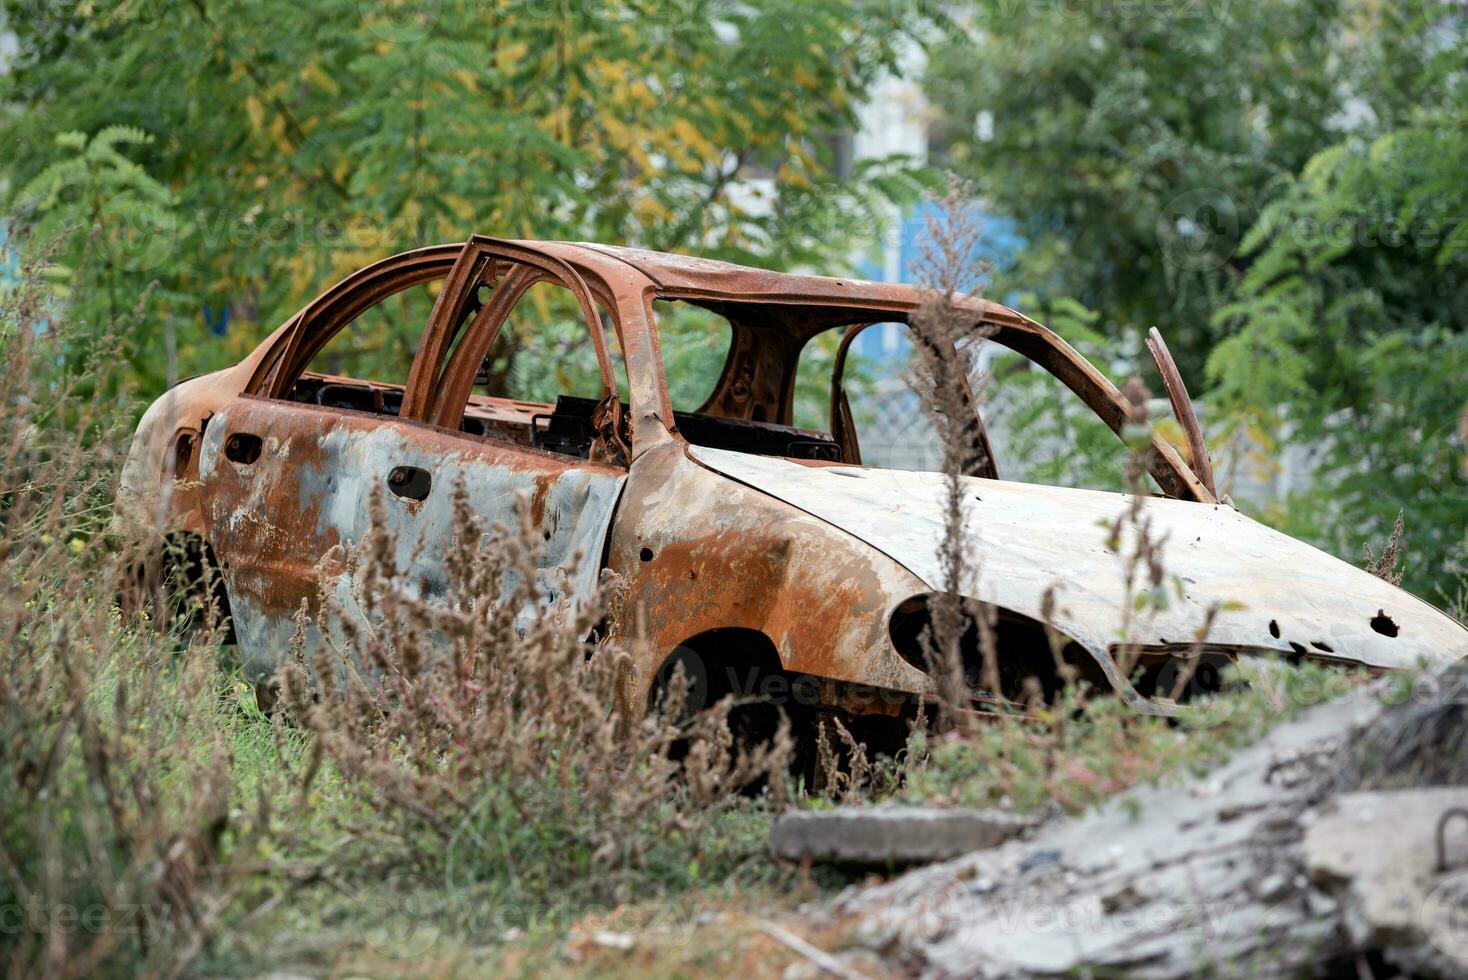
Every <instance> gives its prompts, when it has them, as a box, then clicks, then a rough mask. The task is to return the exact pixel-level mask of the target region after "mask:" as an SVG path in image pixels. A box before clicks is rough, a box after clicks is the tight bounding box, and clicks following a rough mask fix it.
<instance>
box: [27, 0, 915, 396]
mask: <svg viewBox="0 0 1468 980" xmlns="http://www.w3.org/2000/svg"><path fill="white" fill-rule="evenodd" d="M6 4H7V13H8V14H10V15H11V16H10V17H9V23H10V24H11V25H12V29H13V30H15V31H16V34H17V37H18V41H19V52H20V53H19V54H18V55H17V56H16V58H15V61H14V64H13V66H12V67H11V70H10V71H9V72H8V74H6V75H5V76H3V77H0V98H3V100H4V102H5V104H6V105H7V106H11V107H16V108H13V109H7V110H6V111H7V115H8V116H9V117H10V118H9V119H8V120H7V145H8V146H10V147H12V154H13V155H12V158H11V161H10V171H11V174H10V176H11V181H10V188H11V192H10V194H9V195H8V200H7V203H8V204H10V205H12V206H13V207H17V208H19V209H20V213H21V214H26V213H34V214H37V215H47V214H49V209H47V208H42V207H40V205H39V204H33V205H25V206H22V205H24V204H25V202H23V201H22V200H21V196H20V195H19V194H18V193H17V190H18V189H20V188H28V187H31V186H34V183H33V182H34V181H35V180H36V179H37V178H38V175H41V174H43V173H47V172H52V173H53V175H54V171H50V168H53V167H54V166H55V165H56V164H57V160H58V149H57V147H56V145H55V138H56V136H57V134H59V133H69V132H73V131H75V132H82V133H100V132H102V131H104V130H105V131H107V132H108V133H124V132H125V133H133V132H136V131H138V130H141V131H146V132H147V133H148V134H151V136H152V137H153V139H152V141H151V142H148V143H147V144H145V145H135V146H133V147H132V148H131V149H132V150H134V151H138V152H134V153H132V154H131V157H130V159H127V160H122V158H118V159H114V160H112V161H111V164H112V165H113V166H115V167H120V166H121V164H122V163H126V164H127V167H128V168H135V167H136V168H141V169H142V170H143V171H146V173H147V174H150V175H152V179H153V180H155V181H157V183H158V185H161V186H162V187H165V188H167V189H168V191H169V193H170V194H171V195H172V202H173V207H174V210H175V213H176V215H177V222H176V225H174V226H171V227H169V228H166V229H163V230H161V231H159V233H158V234H156V235H154V236H153V237H152V239H151V240H150V243H149V250H148V252H147V254H148V256H149V259H150V261H149V263H148V267H147V268H134V269H124V270H122V271H126V272H133V273H135V274H133V275H131V276H130V277H127V276H122V275H119V276H118V278H119V279H121V280H122V282H121V283H120V284H119V289H118V295H119V296H120V297H122V298H124V299H126V300H127V301H129V302H130V301H133V300H135V299H136V297H137V296H138V295H140V294H141V292H142V290H143V288H144V287H145V285H146V284H147V281H148V278H149V277H156V278H157V279H158V280H159V282H160V283H161V285H162V287H163V289H162V290H161V291H160V292H159V293H158V294H157V295H155V296H154V297H153V299H152V301H151V308H150V310H149V312H150V316H151V319H152V322H154V323H156V324H160V325H170V326H171V329H172V330H173V331H174V332H175V335H176V348H177V353H176V358H175V359H176V362H177V373H179V374H188V373H192V372H195V371H198V370H205V369H210V368H214V367H218V366H220V365H221V364H222V363H226V362H228V361H229V360H231V359H233V358H236V357H238V356H239V355H240V354H241V353H243V352H244V350H247V349H248V348H249V347H250V346H252V345H253V343H255V342H257V341H258V340H259V338H260V337H261V336H262V335H263V332H264V331H265V330H267V329H270V328H273V327H274V326H275V325H277V324H278V323H280V322H281V321H282V320H283V319H284V318H285V317H286V316H288V315H289V314H291V313H292V312H294V311H295V310H296V309H297V308H299V306H300V305H301V304H302V302H303V301H304V300H306V299H308V298H309V297H310V296H312V295H314V294H315V293H316V292H318V291H320V290H321V289H322V288H323V287H324V286H325V285H327V284H329V283H330V282H332V281H334V280H335V279H336V278H339V277H340V276H341V275H342V274H344V273H346V272H347V271H349V270H351V269H354V268H356V267H358V266H360V265H362V264H363V263H365V262H366V261H369V260H371V259H376V258H379V257H382V256H384V255H387V254H390V253H392V252H395V251H398V250H401V249H403V248H407V247H412V246H416V245H422V244H429V243H433V242H438V241H453V240H459V239H462V238H463V237H465V236H466V235H467V234H468V233H469V232H471V231H479V232H485V233H490V234H497V235H502V236H504V237H510V238H527V237H534V238H547V239H556V238H568V239H594V240H600V241H610V242H625V243H628V244H637V245H645V246H650V247H655V248H668V249H678V250H685V251H692V252H699V253H706V254H712V255H717V256H721V257H727V258H734V259H759V260H761V261H766V262H769V263H771V264H773V265H776V266H779V267H786V266H790V265H795V264H799V263H804V262H818V261H823V260H828V259H830V258H832V257H834V256H838V255H843V254H845V249H846V247H847V246H848V244H849V243H850V242H851V240H852V238H853V236H854V235H856V234H859V233H860V230H861V229H864V228H867V227H870V226H871V222H872V221H873V220H874V218H875V216H876V215H878V213H879V207H878V204H879V202H883V201H887V200H889V199H891V198H893V197H899V198H900V197H903V196H907V197H911V196H912V195H914V194H915V193H916V191H917V189H918V183H917V176H916V172H915V171H914V170H913V169H912V168H911V166H910V165H909V164H908V162H906V161H902V160H880V161H869V162H866V163H864V164H862V165H861V166H860V167H858V168H857V169H856V170H855V172H853V173H851V174H850V175H847V174H843V173H841V172H840V170H839V168H838V160H837V158H836V154H835V152H834V150H833V149H832V146H831V144H830V139H831V137H833V136H834V135H835V134H836V133H837V132H838V131H840V130H841V129H842V128H844V127H847V126H849V124H850V122H851V120H852V119H853V109H854V106H855V105H856V104H857V102H858V101H859V100H860V98H861V97H862V95H863V93H864V92H866V90H867V89H868V87H869V86H870V84H871V83H872V82H873V80H874V79H875V78H876V77H877V76H878V75H879V73H880V72H882V71H883V70H885V69H889V68H892V67H894V66H895V64H896V56H897V49H898V46H899V45H900V44H902V43H905V42H906V40H907V39H908V38H909V37H911V35H912V32H913V31H915V30H918V29H919V28H920V27H921V26H922V25H923V24H925V23H926V20H925V18H924V17H923V16H922V15H921V14H920V13H919V8H920V6H921V5H920V4H919V2H918V0H911V3H908V2H907V0H899V2H897V3H893V4H883V5H871V6H865V5H864V6H860V7H857V8H852V7H851V6H850V5H849V4H846V3H843V2H838V0H757V2H753V3H745V2H739V3H735V2H731V0H677V2H673V3H667V2H657V3H653V2H650V0H610V2H597V3H588V2H584V0H571V2H566V3H559V4H548V3H542V2H529V3H527V2H523V0H491V2H468V0H443V2H438V0H435V2H427V3H424V2H410V0H399V2H392V3H386V4H364V3H359V2H357V0H322V2H318V3H311V4H301V3H287V2H282V0H251V2H248V3H245V2H240V0H191V2H186V3H179V4H159V3H137V2H133V0H103V2H100V3H97V4H86V5H82V6H80V7H76V6H72V5H65V9H64V10H63V9H62V8H58V7H54V6H51V5H40V6H38V5H36V4H33V3H29V2H27V0H6ZM119 126H121V127H128V128H127V129H116V128H115V127H119ZM67 155H70V154H69V153H68V154H67ZM119 160H121V162H119ZM119 172H121V171H119ZM127 172H128V173H134V172H135V171H134V170H133V169H129V170H128V171H127ZM736 177H738V178H740V179H744V178H750V177H756V178H757V177H768V178H770V179H769V180H764V181H756V182H755V183H754V184H748V183H746V186H747V187H753V188H754V191H753V192H751V193H744V192H741V193H739V194H737V195H736V194H731V193H730V188H731V182H732V181H733V180H734V179H735V178H736ZM107 190H108V188H107V187H106V186H102V185H99V191H100V192H102V193H105V192H106V191H107ZM134 199H136V200H137V201H139V202H142V201H144V200H146V201H148V202H149V203H152V204H155V205H160V206H161V204H162V199H161V197H159V196H157V195H154V196H151V197H144V196H142V195H140V194H138V193H136V192H134V191H130V192H129V195H128V197H127V200H128V201H132V200H134ZM94 206H97V205H94ZM100 206H102V207H104V208H105V207H106V206H107V205H106V204H102V205H100ZM116 206H122V205H116ZM126 206H127V207H131V206H132V205H131V204H128V205H126ZM73 247H74V248H77V249H79V248H80V245H74V246H73ZM159 253H161V254H162V256H163V257H166V261H161V260H160V261H154V260H156V259H158V258H159ZM106 271H107V270H95V273H96V274H98V275H100V274H102V273H103V272H106ZM109 274H110V273H109ZM92 282H93V280H89V282H88V283H87V284H85V285H83V284H79V287H78V288H79V289H82V288H86V289H90V288H94V287H93V285H92ZM205 304H208V305H209V307H210V308H211V310H215V311H217V310H219V309H221V308H226V307H227V308H228V309H229V310H230V315H231V317H232V318H233V329H232V330H231V331H230V334H229V337H228V340H227V342H226V343H223V344H221V343H219V342H217V341H214V340H210V341H209V342H208V343H203V342H202V341H204V340H205V338H206V337H207V334H206V332H205V326H204V324H203V320H202V317H201V316H200V313H201V310H202V308H203V306H204V305H205ZM157 329H160V330H161V329H162V328H161V327H159V328H157ZM143 340H144V343H143V345H142V346H143V347H144V349H145V351H146V354H147V355H148V356H149V357H150V358H151V362H152V363H153V364H155V365H157V364H164V363H165V362H167V361H168V360H169V356H168V352H167V351H164V350H161V349H160V347H162V346H163V345H162V344H161V343H159V341H158V338H156V337H155V338H143ZM160 377H161V374H159V375H150V376H149V377H148V378H147V379H146V380H147V382H148V385H149V387H150V388H152V389H155V390H156V388H157V387H158V384H159V381H160Z"/></svg>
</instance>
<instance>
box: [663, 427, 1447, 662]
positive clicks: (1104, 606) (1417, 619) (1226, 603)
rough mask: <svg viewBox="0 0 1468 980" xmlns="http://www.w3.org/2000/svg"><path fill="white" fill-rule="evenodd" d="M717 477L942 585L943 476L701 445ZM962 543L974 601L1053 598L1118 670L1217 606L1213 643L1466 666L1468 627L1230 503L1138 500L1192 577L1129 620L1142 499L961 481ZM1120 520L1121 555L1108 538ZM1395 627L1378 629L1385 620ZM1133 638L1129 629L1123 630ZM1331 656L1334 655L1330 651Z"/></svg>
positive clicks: (1071, 627) (1168, 552)
mask: <svg viewBox="0 0 1468 980" xmlns="http://www.w3.org/2000/svg"><path fill="white" fill-rule="evenodd" d="M691 453H692V455H693V458H694V459H696V460H697V461H698V462H700V463H702V464H703V465H705V466H708V467H709V468H710V469H712V470H714V471H716V472H718V473H721V474H723V475H725V476H727V477H729V478H731V479H734V480H738V481H739V482H740V483H743V484H745V485H747V486H750V487H752V488H755V489H757V490H760V491H762V492H764V493H768V494H770V495H771V496H773V497H775V498H777V499H779V500H783V501H785V502H786V503H788V504H790V505H792V506H794V507H798V508H800V509H801V510H803V511H805V512H806V513H809V514H811V515H813V516H815V517H819V518H821V519H822V520H824V521H827V522H828V523H830V524H831V525H832V526H834V527H837V528H840V529H842V530H843V531H846V532H848V533H850V534H852V535H854V536H855V537H857V538H860V539H861V540H863V541H865V542H866V543H868V544H870V545H871V546H872V547H874V548H876V549H877V550H879V551H881V552H882V553H883V554H885V555H887V556H888V557H889V558H891V559H893V560H894V561H896V562H898V563H899V564H901V565H902V566H903V567H904V568H906V569H908V570H909V571H911V572H912V573H913V574H914V575H916V576H917V577H918V578H920V579H921V580H922V581H923V582H924V583H925V584H926V586H927V588H929V589H933V590H938V589H941V588H943V587H944V582H943V571H942V568H941V566H940V564H939V560H938V551H937V545H938V542H940V541H941V540H942V536H943V527H944V513H945V494H946V486H945V481H946V478H945V477H944V476H942V475H941V474H936V473H907V472H897V471H892V470H877V469H864V468H858V467H844V466H822V467H810V466H802V465H799V464H797V463H794V462H790V461H788V460H782V459H770V458H761V457H755V456H749V455H747V454H742V453H730V452H725V451H722V450H717V449H707V448H703V447H694V448H693V449H692V450H691ZM962 482H963V488H964V495H965V507H966V515H965V516H966V521H965V539H966V540H967V541H969V542H971V544H972V547H973V561H974V563H975V564H976V565H977V569H978V570H977V582H976V584H975V588H974V589H973V591H972V594H971V598H975V599H979V600H981V601H983V602H987V603H991V604H993V605H996V606H1000V607H1003V608H1005V609H1010V610H1013V611H1015V612H1020V613H1023V614H1025V615H1027V616H1030V617H1033V618H1035V619H1040V618H1041V617H1042V615H1043V612H1042V607H1043V604H1044V597H1045V594H1046V592H1047V591H1049V590H1054V595H1055V600H1056V601H1055V612H1054V615H1053V620H1052V622H1053V625H1054V626H1055V627H1056V628H1057V629H1059V630H1060V631H1061V632H1063V633H1064V634H1066V636H1068V637H1070V638H1071V639H1073V640H1075V641H1076V642H1078V643H1080V644H1081V645H1082V646H1084V647H1085V648H1086V649H1087V650H1088V651H1089V652H1090V653H1091V654H1092V655H1093V656H1095V657H1096V658H1097V659H1098V660H1099V661H1102V666H1103V668H1104V669H1106V670H1107V672H1108V674H1115V671H1116V668H1115V665H1114V662H1113V661H1112V658H1111V656H1110V654H1109V652H1108V651H1109V650H1110V649H1111V648H1112V646H1113V645H1116V644H1140V645H1144V646H1157V647H1161V646H1167V645H1169V644H1176V643H1179V642H1191V641H1193V640H1194V639H1195V636H1196V632H1197V630H1198V628H1199V626H1200V625H1201V624H1202V623H1203V621H1204V616H1205V613H1206V611H1207V610H1208V608H1209V607H1210V606H1212V605H1214V604H1218V605H1219V606H1220V610H1221V611H1220V612H1219V614H1218V616H1217V618H1216V619H1215V621H1214V622H1213V624H1212V626H1211V628H1210V629H1209V631H1208V633H1207V635H1206V637H1205V638H1204V640H1205V642H1206V643H1207V644H1208V645H1211V646H1227V647H1237V648H1253V649H1270V650H1275V651H1277V652H1278V653H1280V654H1282V655H1285V656H1294V655H1296V654H1303V655H1304V656H1307V657H1312V658H1314V659H1318V660H1323V661H1331V662H1338V663H1352V664H1360V665H1363V666H1370V667H1387V668H1405V667H1413V666H1418V665H1436V664H1442V663H1445V662H1447V661H1449V660H1454V659H1458V658H1460V657H1463V656H1468V631H1465V630H1464V629H1463V627H1462V626H1460V625H1459V624H1458V623H1457V622H1455V621H1454V620H1453V619H1452V618H1451V617H1449V616H1447V615H1446V614H1444V613H1442V612H1439V611H1438V610H1437V609H1435V608H1433V607H1432V606H1430V605H1428V604H1427V603H1425V602H1423V601H1422V600H1420V599H1418V598H1417V597H1415V596H1413V595H1411V594H1410V593H1408V592H1406V591H1404V590H1402V589H1400V588H1397V587H1395V586H1393V585H1390V584H1389V583H1387V582H1385V581H1383V580H1382V579H1380V578H1377V577H1376V576H1374V575H1371V574H1369V573H1367V572H1364V571H1362V570H1361V569H1359V568H1354V567H1352V566H1350V565H1348V564H1346V563H1345V562H1343V561H1340V560H1338V559H1336V558H1333V557H1331V556H1329V555H1326V554H1323V553H1322V552H1320V551H1318V550H1316V549H1315V548H1312V547H1310V546H1309V545H1307V544H1304V543H1303V542H1300V541H1296V540H1295V539H1294V538H1291V537H1289V536H1288V535H1285V534H1281V533H1280V532H1278V531H1275V530H1272V529H1270V528H1267V527H1265V526H1264V525H1262V524H1260V523H1258V522H1257V521H1253V520H1250V519H1249V518H1248V517H1245V516H1244V515H1243V514H1241V513H1239V512H1238V511H1237V510H1235V509H1233V508H1232V507H1228V506H1225V505H1222V504H1197V503H1190V502H1185V501H1178V500H1167V499H1162V498H1144V499H1142V500H1141V501H1139V502H1136V503H1139V504H1140V508H1141V512H1140V516H1139V519H1140V520H1143V521H1147V522H1149V533H1150V534H1151V535H1152V536H1153V537H1154V538H1161V537H1163V536H1165V539H1166V541H1165V544H1164V545H1163V547H1162V561H1163V564H1164V566H1165V567H1166V569H1167V570H1168V571H1169V572H1170V573H1172V574H1173V575H1176V576H1179V580H1178V581H1179V582H1180V584H1181V587H1182V597H1181V599H1180V601H1174V602H1172V603H1171V604H1170V605H1169V606H1168V607H1167V608H1165V609H1161V610H1157V611H1155V612H1152V613H1149V614H1147V615H1145V616H1141V617H1138V618H1137V619H1135V620H1133V621H1132V622H1131V623H1127V622H1126V621H1125V617H1124V615H1123V611H1124V610H1125V609H1127V608H1128V606H1129V604H1130V598H1131V597H1129V596H1128V595H1126V593H1125V591H1124V590H1125V585H1124V583H1125V578H1126V576H1125V574H1124V568H1123V557H1122V556H1123V555H1125V554H1127V553H1129V552H1130V551H1131V550H1132V549H1133V544H1134V541H1135V534H1136V532H1135V528H1134V526H1132V525H1131V524H1130V523H1129V522H1128V521H1126V520H1124V519H1123V518H1124V516H1125V515H1126V514H1127V513H1128V512H1129V511H1130V509H1131V507H1132V505H1133V503H1134V502H1135V501H1134V500H1133V498H1131V497H1130V496H1128V495H1125V494H1118V493H1107V492H1102V491H1097V490H1081V489H1070V488H1060V487H1044V486H1034V485H1027V484H1022V483H1012V482H1006V481H1002V480H984V479H978V478H974V477H964V478H962ZM1118 524H1119V525H1120V526H1121V528H1122V531H1123V534H1122V537H1121V540H1120V542H1119V546H1118V547H1117V548H1116V549H1115V550H1113V549H1112V548H1111V547H1109V546H1108V542H1107V539H1108V537H1109V536H1110V529H1111V527H1113V526H1115V525H1118ZM1381 615H1385V616H1386V617H1388V618H1390V620H1391V621H1392V623H1393V624H1394V626H1395V629H1396V630H1397V632H1396V634H1395V635H1391V636H1388V635H1385V634H1384V633H1382V632H1381V631H1380V630H1378V629H1375V628H1373V626H1372V625H1371V624H1372V621H1373V620H1374V619H1376V618H1377V617H1378V616H1381ZM1128 628H1129V629H1130V633H1131V635H1124V634H1125V632H1126V631H1127V630H1128ZM1327 651H1329V652H1327Z"/></svg>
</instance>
